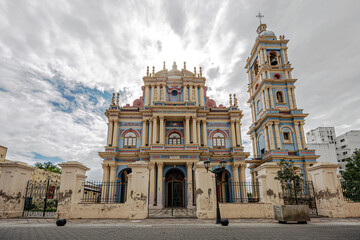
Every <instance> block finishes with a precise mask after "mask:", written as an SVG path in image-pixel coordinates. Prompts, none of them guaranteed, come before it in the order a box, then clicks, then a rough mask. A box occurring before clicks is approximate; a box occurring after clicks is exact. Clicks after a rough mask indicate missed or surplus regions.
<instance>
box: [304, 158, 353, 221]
mask: <svg viewBox="0 0 360 240" xmlns="http://www.w3.org/2000/svg"><path fill="white" fill-rule="evenodd" d="M337 167H338V164H333V163H317V164H315V165H314V166H312V167H309V168H308V172H309V174H310V176H311V179H312V181H313V184H314V189H315V198H316V205H317V210H318V213H319V215H323V216H328V217H346V215H347V207H346V203H345V201H344V198H343V195H342V191H341V184H340V179H339V177H340V175H338V174H337V173H336V170H337Z"/></svg>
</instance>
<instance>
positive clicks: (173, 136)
mask: <svg viewBox="0 0 360 240" xmlns="http://www.w3.org/2000/svg"><path fill="white" fill-rule="evenodd" d="M169 144H171V145H180V144H181V136H180V134H179V133H177V132H173V133H170V135H169Z"/></svg>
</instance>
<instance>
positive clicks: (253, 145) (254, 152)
mask: <svg viewBox="0 0 360 240" xmlns="http://www.w3.org/2000/svg"><path fill="white" fill-rule="evenodd" d="M250 138H251V141H252V147H253V154H254V158H256V157H257V152H256V151H255V144H256V143H255V139H254V136H251V137H250Z"/></svg>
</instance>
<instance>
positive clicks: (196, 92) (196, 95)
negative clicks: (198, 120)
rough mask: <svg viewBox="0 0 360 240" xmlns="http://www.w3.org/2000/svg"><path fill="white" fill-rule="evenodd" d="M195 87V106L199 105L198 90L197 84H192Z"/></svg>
mask: <svg viewBox="0 0 360 240" xmlns="http://www.w3.org/2000/svg"><path fill="white" fill-rule="evenodd" d="M194 87H195V88H194V89H195V102H196V106H199V91H198V89H199V88H198V86H194Z"/></svg>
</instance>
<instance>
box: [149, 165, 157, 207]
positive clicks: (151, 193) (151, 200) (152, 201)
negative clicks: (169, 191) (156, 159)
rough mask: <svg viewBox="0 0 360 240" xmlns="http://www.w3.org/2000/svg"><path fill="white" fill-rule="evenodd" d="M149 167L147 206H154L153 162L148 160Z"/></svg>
mask: <svg viewBox="0 0 360 240" xmlns="http://www.w3.org/2000/svg"><path fill="white" fill-rule="evenodd" d="M149 165H150V167H151V169H150V196H149V197H150V199H149V200H150V202H149V207H152V206H154V204H155V193H156V188H155V187H156V184H155V181H156V179H155V163H153V162H150V163H149Z"/></svg>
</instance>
